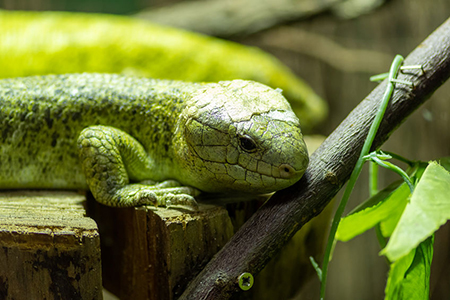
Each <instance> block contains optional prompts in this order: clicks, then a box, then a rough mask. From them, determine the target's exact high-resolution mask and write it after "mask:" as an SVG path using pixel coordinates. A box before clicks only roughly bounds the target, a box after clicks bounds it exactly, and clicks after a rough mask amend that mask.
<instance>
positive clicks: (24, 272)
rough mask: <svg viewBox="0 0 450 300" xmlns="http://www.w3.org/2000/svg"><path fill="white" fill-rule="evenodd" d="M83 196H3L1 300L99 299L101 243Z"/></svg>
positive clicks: (31, 193) (0, 204) (51, 193)
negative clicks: (88, 215) (85, 207)
mask: <svg viewBox="0 0 450 300" xmlns="http://www.w3.org/2000/svg"><path fill="white" fill-rule="evenodd" d="M84 200H85V197H84V196H83V195H80V194H77V193H74V192H61V191H14V192H7V191H5V192H1V193H0V245H1V248H2V250H3V251H1V252H0V299H16V300H21V299H24V300H28V299H86V300H87V299H89V300H91V299H101V298H102V296H101V291H102V281H101V259H100V238H99V234H98V231H97V225H96V224H95V222H94V221H93V220H92V219H90V218H88V217H86V216H85V210H84V207H83V201H84Z"/></svg>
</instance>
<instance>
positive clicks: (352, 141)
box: [180, 19, 450, 300]
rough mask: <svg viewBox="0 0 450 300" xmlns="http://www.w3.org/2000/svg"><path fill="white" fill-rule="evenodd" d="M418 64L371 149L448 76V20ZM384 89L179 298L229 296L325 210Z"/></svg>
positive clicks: (415, 57) (416, 57)
mask: <svg viewBox="0 0 450 300" xmlns="http://www.w3.org/2000/svg"><path fill="white" fill-rule="evenodd" d="M418 64H422V65H423V68H424V70H425V73H424V74H422V73H421V72H420V71H405V73H404V74H400V75H399V77H398V78H399V79H402V80H407V81H412V82H414V88H411V87H408V86H404V85H401V84H397V85H396V89H395V91H394V95H393V97H392V101H391V104H390V106H389V107H388V110H387V112H386V114H385V118H384V120H383V122H382V124H381V126H380V129H379V132H378V135H377V138H376V139H375V142H374V146H373V147H374V148H377V147H379V146H380V145H381V144H382V143H383V142H384V141H386V140H387V138H388V137H389V135H390V134H391V133H392V132H393V131H394V130H395V129H396V128H397V127H398V126H399V125H400V124H401V123H402V122H403V121H404V120H405V119H406V118H407V117H408V116H409V115H410V114H411V113H412V112H413V111H414V110H416V109H417V108H418V107H419V106H420V105H421V104H422V103H424V102H425V101H426V100H427V99H428V98H429V97H430V96H431V94H432V93H433V92H434V91H435V90H436V89H437V88H438V87H439V86H440V85H441V84H442V83H443V82H445V81H446V80H447V79H448V78H449V76H450V19H448V20H447V21H446V22H445V23H444V24H443V25H441V26H440V27H439V28H438V29H437V30H436V31H435V32H434V33H432V34H431V35H430V36H429V37H428V38H427V39H426V40H425V41H424V42H423V43H422V44H420V45H419V46H418V47H417V48H416V49H415V50H414V51H413V52H412V53H411V54H410V55H409V56H408V57H407V58H406V60H405V63H404V65H418ZM386 71H387V70H386ZM385 89H386V82H383V83H381V84H380V85H379V86H378V87H376V88H375V89H374V90H373V91H372V92H371V93H370V94H369V95H368V96H367V97H366V98H365V99H364V100H363V101H362V102H361V103H360V104H359V105H358V106H357V107H356V108H355V109H354V110H353V111H352V112H351V113H350V114H349V116H348V117H347V118H346V119H345V120H344V121H343V122H342V123H341V124H340V125H339V127H338V128H337V129H336V130H335V131H334V132H333V133H332V134H331V135H330V136H329V137H328V138H327V140H326V141H325V142H324V143H323V144H322V145H321V147H319V149H318V150H317V151H316V152H314V153H313V155H312V157H311V160H310V164H309V167H308V170H307V171H306V174H305V176H304V177H303V178H302V179H301V180H300V181H299V182H298V183H297V184H295V185H294V186H292V187H290V188H288V189H285V190H283V191H279V192H277V193H275V195H274V196H273V197H272V198H271V199H269V201H267V202H266V204H265V205H264V206H262V207H261V208H260V209H259V210H258V211H257V212H256V213H255V214H254V215H253V216H252V218H251V219H250V220H249V221H247V223H246V224H244V226H243V227H242V228H241V229H240V230H239V231H238V232H237V233H236V234H235V235H234V236H233V238H232V239H231V240H230V241H229V242H228V243H227V244H226V245H225V247H224V248H223V249H222V250H221V251H220V252H219V253H218V254H217V255H216V256H215V257H214V258H213V259H212V260H211V262H210V263H209V264H208V265H207V266H206V267H205V269H204V270H203V271H202V272H201V273H200V274H199V275H198V276H197V277H196V278H195V279H194V280H193V281H192V282H191V284H190V285H189V287H188V289H187V290H186V291H185V293H184V294H183V295H182V297H181V298H180V299H184V300H186V299H227V298H229V297H230V296H231V295H232V294H233V293H235V292H236V291H238V289H239V288H238V285H237V278H238V276H239V275H240V274H241V273H243V272H250V273H252V274H255V273H258V272H259V271H260V270H261V269H262V268H263V267H264V266H265V264H266V263H267V262H268V261H269V260H270V258H271V257H272V256H273V255H274V254H275V253H276V252H277V251H279V250H280V248H282V247H283V245H284V244H285V243H286V242H287V241H288V240H289V239H290V238H291V237H292V235H293V234H294V233H295V232H297V230H299V229H300V228H301V227H302V226H303V225H304V224H305V223H307V222H308V221H309V220H311V219H312V218H313V217H315V216H317V215H318V214H319V213H320V212H321V211H322V210H323V209H324V207H325V206H326V205H327V203H328V202H329V201H330V200H331V198H332V197H333V196H334V195H335V194H336V193H337V192H338V191H339V189H340V188H341V187H342V186H343V185H344V183H345V182H346V181H347V180H348V178H349V176H350V174H351V171H352V169H353V167H354V165H355V163H356V161H357V159H358V156H359V153H360V151H361V148H362V145H363V143H364V139H365V138H366V135H367V132H368V130H369V126H370V124H371V122H372V120H373V118H374V116H375V112H376V110H377V108H378V106H379V102H380V100H381V98H382V95H383V94H384V92H385Z"/></svg>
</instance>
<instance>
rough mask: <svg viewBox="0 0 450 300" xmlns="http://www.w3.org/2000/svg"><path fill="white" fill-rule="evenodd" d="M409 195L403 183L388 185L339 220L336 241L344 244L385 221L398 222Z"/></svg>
mask: <svg viewBox="0 0 450 300" xmlns="http://www.w3.org/2000/svg"><path fill="white" fill-rule="evenodd" d="M409 194H410V193H409V188H408V186H407V185H406V184H405V183H403V184H400V183H399V182H395V183H393V184H391V185H389V186H388V187H387V188H385V189H384V190H382V191H380V192H379V193H377V194H376V195H375V196H373V197H371V198H370V199H368V200H367V201H366V202H364V203H363V204H362V205H361V206H359V207H358V208H356V210H355V211H354V212H353V213H351V214H350V215H348V216H347V217H345V218H343V219H342V220H341V222H340V224H339V228H338V231H337V234H336V239H337V240H340V241H344V242H345V241H348V240H350V239H352V238H354V237H355V236H357V235H359V234H361V233H363V232H365V231H367V230H369V229H370V228H372V227H374V226H375V225H376V224H378V223H380V222H381V223H382V224H384V223H386V222H387V220H391V219H396V220H398V219H399V217H398V216H399V215H401V214H402V212H403V210H404V208H405V206H406V203H407V198H408V196H409ZM394 226H395V224H394ZM385 237H387V236H385Z"/></svg>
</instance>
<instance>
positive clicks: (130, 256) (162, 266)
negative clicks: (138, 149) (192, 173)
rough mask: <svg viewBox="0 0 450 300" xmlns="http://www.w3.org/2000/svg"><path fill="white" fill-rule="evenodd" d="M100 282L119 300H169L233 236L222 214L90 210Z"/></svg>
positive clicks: (219, 210)
mask: <svg viewBox="0 0 450 300" xmlns="http://www.w3.org/2000/svg"><path fill="white" fill-rule="evenodd" d="M93 206H94V207H93V210H92V216H93V217H94V219H95V220H96V221H97V223H98V224H99V229H100V232H101V240H102V261H103V274H104V275H103V282H104V286H105V288H106V289H108V290H109V291H111V292H112V293H113V294H115V295H116V296H117V297H119V298H120V299H122V300H126V299H134V300H137V299H158V300H159V299H164V300H165V299H175V298H177V296H179V295H180V294H181V293H182V292H183V291H184V289H185V287H186V285H187V283H188V282H189V281H190V280H191V279H192V278H193V277H194V276H195V275H196V274H197V273H198V272H200V271H201V269H202V268H203V267H204V265H205V264H206V263H207V262H208V261H209V260H210V259H211V258H212V256H213V255H214V254H215V253H216V252H217V251H219V250H220V249H221V248H222V246H223V245H224V244H225V243H226V242H227V241H228V239H229V238H230V237H231V236H232V234H233V226H232V224H231V221H230V219H229V217H228V213H227V211H226V210H225V209H224V208H223V207H220V206H212V205H200V210H199V211H197V212H188V211H183V210H176V209H166V208H153V207H137V208H111V207H106V206H103V205H100V204H95V205H93Z"/></svg>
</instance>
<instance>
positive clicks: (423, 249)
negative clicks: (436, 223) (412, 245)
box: [385, 236, 434, 300]
mask: <svg viewBox="0 0 450 300" xmlns="http://www.w3.org/2000/svg"><path fill="white" fill-rule="evenodd" d="M433 239H434V237H433V236H432V237H430V238H428V239H426V240H425V241H424V242H422V243H421V244H420V245H419V246H418V247H417V248H416V249H412V250H411V252H409V253H408V254H407V255H405V256H403V257H402V258H400V259H399V260H397V261H396V262H394V263H393V264H391V269H390V271H389V277H388V281H387V285H386V297H385V300H391V299H392V300H403V299H404V300H423V299H428V298H429V294H430V270H431V261H432V259H433Z"/></svg>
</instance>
